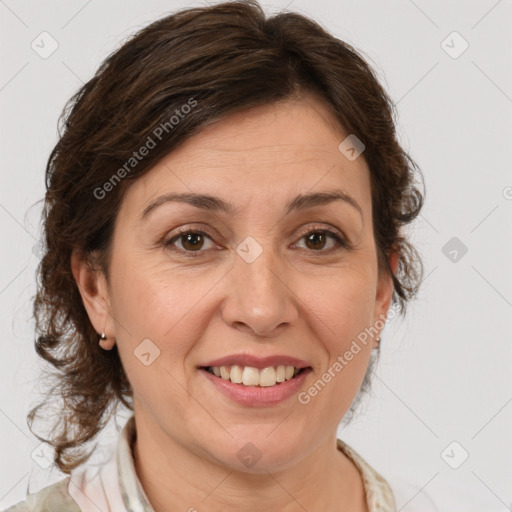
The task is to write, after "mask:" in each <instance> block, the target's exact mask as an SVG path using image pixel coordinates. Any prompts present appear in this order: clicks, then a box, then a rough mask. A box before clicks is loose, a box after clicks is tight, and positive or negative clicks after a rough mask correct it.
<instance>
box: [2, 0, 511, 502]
mask: <svg viewBox="0 0 512 512" xmlns="http://www.w3.org/2000/svg"><path fill="white" fill-rule="evenodd" d="M213 3H215V2H208V4H213ZM202 5H206V3H205V2H184V1H168V0H167V1H157V0H145V1H144V2H135V1H133V0H131V1H122V2H121V1H114V0H109V1H103V2H99V1H98V0H89V1H78V0H77V1H69V0H68V1H63V0H62V1H56V0H52V1H46V2H35V1H32V2H22V1H20V0H5V1H0V34H1V35H0V38H1V45H0V51H1V52H2V61H1V62H2V68H1V71H0V105H1V113H2V115H1V123H0V126H1V134H0V141H1V149H2V160H1V171H0V172H1V187H0V230H1V231H0V234H1V240H2V243H1V260H0V261H1V267H0V268H1V270H0V323H1V328H2V333H3V335H2V344H1V347H2V352H1V354H2V357H1V358H0V370H1V374H2V382H1V386H0V432H1V434H2V435H1V436H0V454H1V457H0V472H1V476H2V478H1V479H0V508H1V509H3V508H6V507H7V506H9V505H11V504H13V503H15V502H17V501H19V500H21V499H24V498H25V494H26V490H27V483H28V481H29V479H30V482H31V491H33V490H37V486H38V485H39V486H41V485H43V484H45V485H46V484H48V483H51V482H52V481H55V480H58V479H60V478H62V477H63V476H64V475H62V474H61V473H58V472H56V471H54V470H51V469H50V468H46V469H45V468H43V467H40V465H38V464H37V462H35V461H36V460H37V453H38V451H37V450H40V448H38V446H39V442H38V440H37V439H36V438H35V437H34V436H33V435H32V434H31V433H30V431H29V430H28V428H27V425H26V421H25V417H26V414H27V412H28V409H29V408H30V407H31V406H32V405H34V404H35V403H36V401H37V399H38V396H39V395H38V393H40V392H43V391H44V389H41V388H40V386H39V382H38V375H39V372H40V363H39V362H38V361H37V358H36V355H35V352H34V349H33V328H34V325H33V321H32V320H31V307H32V306H31V303H30V299H31V297H32V296H33V294H34V291H35V286H34V271H35V268H36V264H37V261H38V255H37V242H38V239H39V213H40V204H36V202H37V201H38V200H40V199H41V198H42V197H43V194H44V182H43V176H44V174H43V171H44V166H45V164H46V159H47V158H48V155H49V153H50V151H51V149H52V148H53V145H54V144H55V142H56V141H57V132H56V126H57V119H58V116H59V114H60V112H61V110H62V108H63V106H64V103H65V101H66V100H67V99H68V98H69V97H70V96H71V95H72V94H73V93H74V92H75V91H76V90H77V88H78V87H79V86H81V85H82V83H83V82H85V81H87V80H88V79H89V78H91V77H92V75H93V73H94V72H95V71H96V69H97V67H98V65H99V64H100V62H101V61H102V60H103V59H104V58H105V57H106V56H107V55H108V54H109V53H110V52H111V51H112V50H114V49H116V48H117V47H118V46H119V45H120V44H121V42H122V41H123V40H124V39H125V38H126V37H128V36H129V35H130V34H132V33H133V32H134V31H135V30H137V29H139V28H141V27H143V26H144V25H146V24H147V23H148V22H150V21H152V20H154V19H156V18H157V17H160V16H162V15H164V14H166V13H169V12H172V11H173V10H175V9H177V8H181V7H184V6H202ZM262 5H263V6H264V7H266V10H267V11H268V12H275V11H277V10H279V9H280V8H284V7H285V6H288V8H289V9H291V10H296V11H299V12H302V13H304V14H307V15H309V16H310V17H312V18H314V19H315V20H317V21H318V22H320V23H321V24H322V25H323V26H325V27H326V28H327V29H329V30H330V31H331V32H333V33H334V34H335V35H336V36H337V37H339V38H341V39H344V40H346V41H347V42H349V43H351V44H353V45H354V46H355V47H356V48H357V49H359V50H360V51H361V52H362V53H363V55H364V56H365V57H366V58H367V59H368V60H369V61H370V63H371V64H372V65H373V67H374V69H376V71H377V73H378V75H379V78H380V79H381V81H382V82H383V85H384V86H385V87H386V89H387V90H388V91H389V93H390V94H391V96H392V98H393V99H394V101H395V102H396V103H397V107H398V113H399V132H400V137H401V141H402V143H403V144H404V146H405V147H406V149H407V150H409V151H410V153H411V155H412V157H413V158H414V159H415V160H416V161H417V163H418V164H419V165H420V167H421V168H422V171H423V173H424V175H425V180H426V187H427V200H426V205H425V208H424V210H423V213H422V215H421V217H419V218H418V220H417V221H416V222H415V223H414V225H413V227H412V229H411V231H410V233H411V236H412V239H413V241H414V242H416V244H417V246H418V248H419V250H420V251H421V253H422V255H423V257H424V259H425V271H426V272H425V276H426V279H425V282H424V283H423V287H422V291H421V293H420V296H419V297H418V299H417V300H416V301H415V302H414V303H413V304H411V306H410V310H409V312H408V316H407V318H406V320H399V319H398V320H397V319H395V320H392V321H391V322H390V323H389V324H388V325H387V326H386V328H385V330H384V333H383V345H382V357H381V361H380V364H379V366H378V370H377V373H376V375H375V377H374V386H373V393H372V394H371V395H369V396H368V397H367V398H366V399H365V400H364V402H363V403H362V409H361V413H360V414H359V416H358V417H357V418H356V419H355V420H354V421H353V423H352V424H351V425H350V426H349V427H347V428H346V429H341V427H340V430H339V432H338V435H339V437H341V438H343V439H344V440H345V441H347V442H348V443H349V444H351V445H352V446H353V447H354V448H355V449H356V450H357V451H358V452H359V453H360V454H361V455H362V456H363V457H365V458H366V459H367V461H368V462H369V463H370V464H371V465H372V466H373V467H374V468H375V469H377V470H378V471H379V472H381V473H382V474H383V475H385V477H386V478H387V479H388V480H389V481H390V483H391V484H392V485H395V483H396V488H397V489H400V493H397V505H398V507H397V510H401V511H403V512H411V511H414V510H436V509H437V510H450V511H451V512H456V511H459V510H460V511H464V512H469V511H470V510H475V511H476V510H479V511H483V510H492V511H494V510H496V511H498V510H499V511H501V510H510V509H511V506H512V485H511V484H512V469H511V460H512V440H511V437H512V436H511V432H512V428H511V426H512V384H511V378H510V375H511V371H510V368H511V364H512V349H511V344H510V331H509V329H508V327H507V325H508V322H509V321H510V319H511V318H512V315H511V313H512V275H511V272H510V270H509V264H510V261H511V260H512V241H511V240H512V237H511V233H512V173H511V164H510V162H511V160H512V150H511V147H512V67H511V62H512V61H511V53H512V52H511V48H512V35H511V27H512V23H511V21H512V2H511V1H510V0H508V1H507V0H501V1H489V2H487V1H481V0H480V1H453V2H446V1H440V0H436V1H432V2H427V1H419V0H417V1H416V2H413V1H412V0H393V1H387V2H378V1H373V2H370V1H359V2H356V1H346V0H345V1H339V0H338V1H335V0H315V1H312V0H302V1H301V0H294V1H293V2H290V1H289V0H287V1H282V2H281V1H273V2H262ZM43 31H47V32H48V33H49V34H51V37H52V38H53V39H55V40H56V41H57V43H58V48H57V50H56V51H55V52H54V53H53V54H52V55H50V56H49V57H48V58H46V59H43V58H41V56H40V55H39V54H38V53H36V51H34V50H33V49H32V48H31V43H32V41H34V40H35V41H36V43H37V42H38V41H39V43H38V44H39V45H40V46H42V43H41V42H40V41H41V37H43V36H40V34H41V32H43ZM453 31H457V32H458V33H459V34H460V36H461V37H462V38H463V39H464V40H465V41H467V43H468V44H469V47H468V48H467V50H466V51H464V52H463V53H462V54H461V55H457V54H458V53H459V52H460V50H461V49H463V46H462V45H463V44H464V43H463V40H462V39H460V38H458V36H456V35H455V36H454V35H450V34H452V32H453ZM448 36H449V37H448ZM447 38H448V39H447ZM444 40H446V42H445V43H442V42H443V41H444ZM45 48H47V49H48V48H50V46H49V40H46V42H45ZM449 53H451V54H452V56H450V55H449ZM454 57H456V58H454ZM453 237H456V240H455V241H452V242H451V244H455V245H453V246H452V245H448V246H446V244H447V243H448V242H449V241H450V240H451V239H452V238H453ZM461 244H464V246H466V247H467V253H466V254H464V255H462V252H461V251H460V248H461V247H462V246H461ZM34 246H35V248H34ZM454 249H455V250H456V251H457V258H456V260H455V261H453V258H454V255H455V253H453V252H452V253H451V254H450V251H453V250H454ZM123 418H126V416H120V420H119V423H120V425H121V424H122V423H123ZM111 427H112V426H111ZM114 432H115V431H114V430H113V427H112V428H111V429H110V430H107V431H106V432H105V435H104V436H103V437H102V442H103V443H105V445H107V444H108V443H109V442H110V441H111V440H112V439H113V437H109V436H110V435H112V436H113V435H114V434H113V433H114ZM453 441H455V442H456V443H457V444H456V445H451V446H450V447H449V448H448V450H446V451H445V449H446V448H447V446H448V445H450V443H452V442H453ZM34 450H36V451H35V452H34ZM465 452H467V453H468V454H469V458H468V459H467V460H466V461H465V462H464V463H463V464H462V465H460V467H458V468H457V469H454V468H453V467H450V464H451V466H456V465H458V464H459V463H460V460H461V457H462V456H463V455H464V454H465ZM32 453H35V454H36V455H35V456H34V458H32V457H31V454H32ZM99 453H100V452H99ZM443 454H444V455H443ZM427 503H428V504H430V505H427ZM428 506H431V507H432V508H430V509H428V508H427V507H428ZM507 506H508V508H507ZM310 512H313V511H310Z"/></svg>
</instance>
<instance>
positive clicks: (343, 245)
mask: <svg viewBox="0 0 512 512" xmlns="http://www.w3.org/2000/svg"><path fill="white" fill-rule="evenodd" d="M190 233H194V234H201V235H206V236H207V237H208V238H210V239H211V240H213V237H212V236H211V235H210V234H209V233H208V232H207V231H204V230H200V229H194V228H185V229H182V230H178V234H176V235H174V236H172V237H171V238H169V239H168V240H164V241H163V245H164V247H166V248H168V249H170V250H172V251H173V252H176V253H179V254H180V255H183V256H184V257H186V258H197V257H199V256H200V254H201V253H204V252H206V251H204V250H199V251H186V250H183V249H179V248H177V247H175V246H174V245H173V244H174V242H175V241H177V240H178V239H179V238H181V237H182V236H185V235H188V234H190ZM312 233H326V234H327V235H328V236H330V237H331V238H333V239H334V240H335V241H336V243H337V244H338V247H334V248H332V249H329V250H322V249H319V250H317V251H315V250H313V249H311V252H313V253H326V254H330V253H332V252H336V251H339V250H341V249H351V248H352V247H351V245H350V244H349V243H348V241H347V240H346V239H345V238H344V237H343V236H341V235H339V234H338V233H337V232H336V231H331V230H330V229H326V228H312V229H309V230H308V231H306V232H304V233H302V234H301V236H300V237H299V240H302V239H303V238H304V237H306V236H308V235H310V234H312Z"/></svg>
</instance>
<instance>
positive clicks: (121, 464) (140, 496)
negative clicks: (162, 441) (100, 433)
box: [117, 415, 155, 512]
mask: <svg viewBox="0 0 512 512" xmlns="http://www.w3.org/2000/svg"><path fill="white" fill-rule="evenodd" d="M136 435H137V432H136V430H135V416H134V415H132V416H131V417H130V418H129V419H128V421H127V422H126V424H125V426H124V427H123V430H122V432H121V435H120V436H119V440H118V443H117V472H118V478H119V487H120V488H121V496H122V498H123V502H124V505H125V507H126V510H127V511H128V512H155V511H154V510H153V507H152V506H151V504H150V503H149V500H148V497H147V496H146V493H145V492H144V489H143V488H142V485H141V483H140V481H139V478H138V477H137V473H136V471H135V461H134V460H133V443H134V441H135V439H136Z"/></svg>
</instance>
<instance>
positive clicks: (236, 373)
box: [229, 365, 244, 384]
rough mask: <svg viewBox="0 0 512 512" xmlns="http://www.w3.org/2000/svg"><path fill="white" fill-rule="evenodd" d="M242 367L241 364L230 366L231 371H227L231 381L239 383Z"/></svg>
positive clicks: (241, 377) (241, 379)
mask: <svg viewBox="0 0 512 512" xmlns="http://www.w3.org/2000/svg"><path fill="white" fill-rule="evenodd" d="M243 371H244V369H243V367H242V366H238V365H235V366H232V367H231V371H230V372H229V378H230V380H231V382H234V383H235V384H240V383H241V382H242V381H243V380H244V379H243Z"/></svg>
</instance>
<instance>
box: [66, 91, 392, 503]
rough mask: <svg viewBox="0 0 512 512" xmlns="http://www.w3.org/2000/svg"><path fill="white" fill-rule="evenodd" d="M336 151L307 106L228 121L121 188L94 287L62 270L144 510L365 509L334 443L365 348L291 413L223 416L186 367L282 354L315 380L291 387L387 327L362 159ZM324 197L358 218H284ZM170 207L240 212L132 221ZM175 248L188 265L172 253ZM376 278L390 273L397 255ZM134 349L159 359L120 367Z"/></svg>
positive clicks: (175, 211) (91, 279) (386, 279)
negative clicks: (115, 354) (130, 399)
mask: <svg viewBox="0 0 512 512" xmlns="http://www.w3.org/2000/svg"><path fill="white" fill-rule="evenodd" d="M346 136H347V134H345V133H342V131H341V130H340V129H338V128H337V126H336V125H335V123H334V120H333V119H332V118H331V115H330V113H329V111H328V109H327V108H326V107H325V106H324V104H323V103H322V102H321V101H319V100H318V99H317V98H315V97H313V96H307V97H305V98H303V99H301V100H300V101H295V100H286V101H284V102H280V103H278V104H273V105H269V106H265V107H261V108H257V109H253V110H251V111H249V112H245V113H237V114H234V115H231V116H229V117H226V118H225V119H223V120H221V121H219V122H217V123H215V124H213V125H210V126H208V127H207V128H204V129H203V130H202V131H200V132H199V133H198V134H197V135H195V136H194V137H192V138H190V139H189V140H187V141H186V142H185V143H184V144H183V145H182V146H180V147H179V148H178V149H176V150H175V151H173V152H172V153H170V154H169V155H167V156H166V157H165V158H164V159H163V160H161V161H160V162H159V163H158V164H157V165H156V166H154V167H153V168H152V169H151V170H150V171H149V172H148V173H146V174H145V175H144V176H142V177H141V178H139V179H138V180H137V181H135V182H134V184H133V185H132V186H131V187H130V188H129V189H128V190H127V192H126V194H125V196H124V198H123V202H122V205H121V210H120V212H119V215H118V217H117V219H116V225H115V230H114V236H113V248H112V259H111V262H110V267H109V268H110V272H111V276H110V281H109V283H107V282H106V280H105V278H104V276H103V275H102V274H101V273H94V272H92V271H90V270H89V267H88V266H87V264H86V263H85V262H84V261H83V260H82V259H80V257H79V256H78V255H77V254H74V255H73V258H72V268H73V273H74V276H75V280H76V282H77V284H78V286H79V288H80V291H81V294H82V297H83V301H84V305H85V307H86V309H87V312H88V314H89V318H90V320H91V322H92V324H93V325H94V327H95V329H96V330H97V332H99V333H101V332H102V331H105V333H106V335H107V338H108V339H107V340H106V341H105V342H103V346H104V348H105V349H109V348H112V346H113V344H114V343H117V345H118V350H119V353H120V356H121V360H122V363H123V367H124V369H125V371H126V373H127V375H128V378H129V380H130V383H131V385H132V388H133V390H134V413H135V421H136V429H137V440H136V442H135V444H134V448H133V453H134V459H135V467H136V471H137V474H138V476H139V479H140V481H141V483H142V486H143V488H144V490H145V491H146V494H147V496H148V498H149V499H150V501H151V503H152V505H153V507H154V509H155V511H156V512H164V511H169V510H180V511H184V510H189V509H191V507H194V508H195V509H197V510H199V511H217V510H237V511H251V512H258V511H268V510H270V509H272V510H281V511H284V512H291V511H294V512H295V511H301V512H303V510H304V509H306V510H309V511H317V510H322V511H331V510H332V511H334V510H336V511H337V512H339V511H340V510H343V511H349V510H350V511H352V512H353V511H366V510H367V507H366V502H365V498H364V488H363V484H362V480H361V477H360V475H359V473H358V471H357V469H356V467H355V466H354V464H353V463H352V462H351V461H350V459H349V458H347V457H346V456H345V455H344V454H343V453H342V452H340V451H339V450H337V449H336V437H337V435H336V434H337V427H338V425H339V423H340V422H341V420H342V418H343V416H344V414H345V413H346V412H347V411H348V409H349V407H350V405H351V403H352V401H353V399H354V397H355V396H356V394H357V392H358V390H359V387H360V385H361V383H362V380H363V377H364V375H365V372H366V369H367V367H368V362H369V358H370V354H371V350H372V348H373V347H376V346H377V341H376V340H375V338H376V337H377V336H378V335H375V336H374V338H373V339H370V340H369V342H368V343H367V344H366V345H364V344H360V346H361V351H360V352H359V353H358V354H357V355H356V356H354V358H353V359H352V360H351V361H350V362H349V363H348V364H347V365H346V366H345V367H344V368H343V370H342V371H341V372H339V373H337V374H336V377H335V378H333V379H332V380H331V382H330V383H328V385H326V386H325V388H324V389H323V390H322V391H321V392H320V393H319V394H318V395H317V396H315V397H314V398H312V399H311V401H310V402H309V403H308V404H306V405H304V404H301V403H299V401H298V400H297V398H296V397H292V398H290V399H287V400H286V401H285V402H283V403H281V404H278V405H274V406H271V407H259V408H251V407H246V406H242V405H238V404H236V403H234V402H231V401H230V400H229V399H228V398H226V397H224V396H223V395H222V394H221V393H220V392H219V391H218V390H217V389H216V388H215V387H214V386H213V385H212V384H211V383H210V382H208V380H207V379H206V378H205V377H204V375H203V374H202V373H201V371H199V370H198V369H197V366H199V365H201V364H205V363H207V362H208V361H209V360H212V359H216V358H219V357H223V356H225V355H228V354H233V353H240V352H244V353H250V354H255V355H258V356H265V355H274V354H286V355H292V356H295V357H299V358H301V359H304V360H305V361H307V362H308V363H309V364H310V365H311V367H312V368H313V372H312V373H311V374H310V375H309V376H308V378H307V379H306V382H305V383H304V386H303V388H301V390H305V389H307V388H308V387H309V386H311V385H312V384H313V383H314V382H315V381H317V380H318V378H319V377H320V376H321V375H322V374H323V373H324V372H326V371H327V369H328V368H330V367H332V365H333V363H334V361H336V359H337V357H338V356H340V355H343V354H344V353H345V351H346V350H348V349H349V347H350V345H351V343H352V342H353V340H355V339H356V338H357V336H358V334H359V333H361V332H363V331H364V329H365V328H369V327H370V326H374V325H375V323H376V322H377V320H379V319H382V318H383V317H385V315H386V313H387V311H388V308H389V306H390V301H391V295H392V291H393V285H392V280H391V277H390V276H389V275H388V274H384V273H380V274H379V272H378V269H377V253H376V248H375V241H374V237H373V226H372V204H371V195H370V173H369V169H368V166H367V164H366V162H365V160H364V153H363V155H362V156H360V157H358V158H357V159H355V160H353V161H350V160H348V159H347V158H346V157H345V156H344V155H343V154H342V153H341V152H340V151H339V150H338V146H339V144H340V142H341V141H343V140H344V138H345V137H346ZM332 189H342V190H344V191H345V192H346V193H348V194H349V195H350V196H352V197H353V198H354V199H355V200H356V201H357V203H358V204H359V205H360V207H361V209H362V217H361V215H360V213H359V212H358V210H357V209H356V208H354V207H353V206H351V205H350V204H348V203H346V202H342V201H334V202H331V203H328V204H324V205H321V206H315V207H313V208H308V209H305V210H303V211H295V212H292V213H290V214H288V215H285V211H284V206H285V204H286V203H287V202H288V201H290V200H291V199H293V198H295V197H296V196H297V195H299V194H301V193H303V194H306V193H311V192H320V191H328V190H332ZM168 192H196V193H205V194H211V195H214V196H218V197H220V198H222V199H223V200H225V201H228V202H230V203H232V204H233V205H234V206H235V207H236V208H237V209H238V210H239V212H238V213H237V214H236V215H228V214H225V213H222V212H215V213H213V212H208V211H204V210H201V209H197V208H195V207H193V206H191V205H187V204H185V203H177V202H173V203H171V202H169V203H165V204H163V205H161V206H159V207H157V208H156V209H154V210H153V211H152V213H151V214H150V215H149V217H148V218H147V220H145V221H144V222H142V223H140V222H139V221H138V218H139V215H140V214H141V212H142V211H143V210H144V208H145V207H146V206H147V205H148V204H150V203H151V202H152V201H153V200H155V199H156V198H157V197H159V196H160V195H162V194H165V193H168ZM179 227H192V228H194V229H197V230H199V231H201V230H204V229H205V228H206V229H208V230H209V233H211V236H210V234H208V235H207V236H205V237H204V238H203V241H202V243H201V240H199V241H197V239H195V240H192V243H189V244H188V245H187V239H186V238H185V237H183V236H182V237H178V238H177V239H175V241H174V245H173V246H174V247H175V249H176V251H172V250H171V249H170V248H169V247H167V248H166V247H165V246H164V242H165V240H164V241H163V242H161V240H162V239H163V238H165V239H166V240H169V239H171V238H173V237H174V236H175V235H177V232H176V228H179ZM307 228H311V230H316V231H322V230H325V229H333V228H334V231H336V229H337V230H339V231H340V233H341V234H342V235H344V237H346V238H347V239H348V240H349V241H350V243H351V245H352V248H350V249H349V248H344V247H340V246H338V244H337V243H336V242H335V240H334V239H332V238H330V236H327V238H325V242H323V244H322V241H321V240H320V241H318V240H317V241H314V240H313V242H309V243H308V237H306V236H305V231H306V229H307ZM313 228H314V229H313ZM301 230H302V231H301ZM323 233H324V234H328V233H325V231H323ZM248 236H251V237H253V238H254V239H255V240H256V241H257V242H258V243H259V244H260V246H261V248H262V249H263V252H262V253H261V255H260V256H259V257H258V258H257V259H256V260H255V261H254V262H252V263H250V264H249V263H247V262H246V261H245V260H244V259H242V258H241V257H240V256H239V255H238V254H237V252H236V248H237V246H238V244H240V243H241V242H242V241H243V240H244V239H245V238H246V237H248ZM187 248H188V250H189V252H194V250H195V254H197V253H198V252H199V256H198V257H197V258H187V257H185V256H180V255H179V251H180V249H181V251H182V252H183V251H185V250H186V249H187ZM390 263H391V266H392V269H393V271H394V272H395V271H396V266H397V264H398V257H397V255H396V254H393V255H392V256H391V260H390ZM378 325H380V324H378ZM147 338H149V339H150V340H151V341H152V342H153V343H154V344H155V345H156V346H158V348H159V350H160V356H159V357H158V358H156V359H155V360H154V361H153V362H152V363H151V364H150V365H149V366H145V365H143V364H142V363H141V362H140V361H139V359H138V358H137V357H134V350H135V349H136V348H137V346H138V345H139V344H140V343H141V341H142V340H144V339H147ZM247 442H251V443H253V444H254V445H255V446H256V447H257V448H258V449H259V451H260V452H261V455H262V456H261V459H260V460H259V461H258V462H257V463H256V464H255V465H254V466H253V467H252V468H247V467H245V466H244V465H243V464H242V463H241V461H240V460H239V459H238V457H237V452H238V450H239V449H241V448H242V447H243V446H244V445H245V444H246V443H247ZM170 504H172V508H170ZM192 510H193V509H192Z"/></svg>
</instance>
